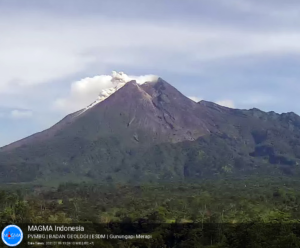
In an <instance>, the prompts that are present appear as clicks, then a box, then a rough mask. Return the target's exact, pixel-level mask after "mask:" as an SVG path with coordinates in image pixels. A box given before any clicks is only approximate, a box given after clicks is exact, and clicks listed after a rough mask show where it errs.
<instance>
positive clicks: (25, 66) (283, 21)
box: [0, 0, 300, 145]
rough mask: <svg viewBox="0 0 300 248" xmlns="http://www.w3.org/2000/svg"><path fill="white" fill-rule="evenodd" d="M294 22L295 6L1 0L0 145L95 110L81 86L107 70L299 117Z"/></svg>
mask: <svg viewBox="0 0 300 248" xmlns="http://www.w3.org/2000/svg"><path fill="white" fill-rule="evenodd" d="M299 24H300V2H299V1H298V0H297V1H296V0H289V1H282V0H280V1H279V0H264V1H260V0H210V1H208V0H205V1H204V0H203V1H202V0H198V1H196V0H184V1H182V0H172V1H171V0H164V1H161V0H151V1H150V0H143V1H140V0H102V1H99V0H72V1H71V0H64V1H53V0H43V1H40V0H26V1H19V0H0V145H6V144H8V143H10V142H13V141H15V140H18V139H20V138H24V137H26V136H28V135H30V134H33V133H35V132H38V131H41V130H43V129H45V128H48V127H50V126H51V125H53V124H54V123H56V122H57V121H59V120H60V119H61V118H63V117H64V116H65V115H66V114H68V113H69V111H70V110H72V111H73V110H77V108H81V107H85V106H86V104H87V103H90V102H93V101H94V100H95V98H96V97H97V95H98V93H99V92H98V88H95V87H94V88H93V87H90V86H88V85H85V86H84V87H81V88H80V87H78V85H79V84H78V81H80V80H82V79H85V78H87V77H94V76H97V75H110V74H111V71H112V70H116V71H124V72H125V73H127V74H129V75H148V74H155V75H159V76H160V77H162V78H163V79H165V80H166V81H168V82H169V83H171V84H172V85H174V86H175V87H176V88H177V89H179V90H180V91H181V92H182V93H184V94H185V95H186V96H189V97H194V98H197V99H205V100H209V101H214V102H219V103H222V104H225V105H230V106H234V107H236V108H252V107H257V108H260V109H262V110H264V111H270V110H274V111H276V112H279V113H281V112H289V111H294V112H296V113H298V114H299V113H300V105H299V104H297V102H298V96H299V93H300V84H299V79H300V70H299V68H300V57H299V55H300V25H299ZM76 82H77V83H76ZM88 87H89V88H88ZM80 90H82V91H80ZM59 99H65V106H61V107H60V108H57V104H56V103H57V101H59Z"/></svg>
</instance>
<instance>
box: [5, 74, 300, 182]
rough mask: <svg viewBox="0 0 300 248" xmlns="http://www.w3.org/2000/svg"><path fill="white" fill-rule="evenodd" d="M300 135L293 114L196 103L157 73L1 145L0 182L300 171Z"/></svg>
mask: <svg viewBox="0 0 300 248" xmlns="http://www.w3.org/2000/svg"><path fill="white" fill-rule="evenodd" d="M121 75H122V74H121ZM299 138H300V117H299V116H298V115H296V114H294V113H286V114H276V113H274V112H269V113H266V112H263V111H260V110H258V109H251V110H239V109H231V108H227V107H223V106H219V105H217V104H215V103H212V102H207V101H200V102H199V103H196V102H194V101H192V100H191V99H189V98H187V97H186V96H184V95H183V94H182V93H180V92H179V91H178V90H177V89H175V88H174V87H173V86H172V85H170V84H169V83H167V82H166V81H164V80H163V79H162V78H157V79H155V80H153V81H151V82H145V83H143V84H140V83H138V82H136V81H134V80H131V81H128V82H126V81H122V80H120V81H118V82H117V83H116V84H115V87H114V88H112V89H110V90H108V91H106V92H104V93H103V92H102V95H101V96H100V97H99V99H98V100H96V101H95V102H94V103H92V104H91V105H90V106H88V107H86V108H84V109H82V110H79V111H77V112H75V113H72V114H70V115H68V116H66V117H65V118H64V119H62V120H61V121H60V122H58V123H57V124H55V125H54V126H52V127H51V128H49V129H47V130H45V131H43V132H40V133H36V134H34V135H32V136H30V137H27V138H25V139H22V140H20V141H17V142H14V143H12V144H10V145H8V146H5V147H2V148H1V150H0V182H2V183H11V182H44V181H45V180H47V181H51V180H62V181H66V180H73V179H74V180H75V179H76V180H96V181H99V180H100V181H103V182H128V181H130V182H140V181H149V180H150V181H153V180H171V179H172V180H173V179H176V178H177V179H180V180H186V179H189V178H193V179H199V178H203V177H209V176H214V175H223V174H228V173H229V174H230V173H231V174H237V175H240V174H245V173H246V174H249V173H250V174H251V173H256V172H258V173H262V171H269V170H270V168H271V169H272V170H273V171H274V173H275V174H276V175H277V174H281V173H283V174H288V175H298V174H297V173H298V164H299V159H300V142H299V140H300V139H299Z"/></svg>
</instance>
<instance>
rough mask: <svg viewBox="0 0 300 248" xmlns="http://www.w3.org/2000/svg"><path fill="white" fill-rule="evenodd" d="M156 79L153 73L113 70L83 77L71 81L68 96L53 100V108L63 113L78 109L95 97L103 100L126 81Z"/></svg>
mask: <svg viewBox="0 0 300 248" xmlns="http://www.w3.org/2000/svg"><path fill="white" fill-rule="evenodd" d="M156 79H157V76H155V75H144V76H133V75H129V76H128V75H126V74H124V73H123V72H121V73H116V72H113V73H112V75H111V76H110V75H101V76H95V77H92V78H90V77H87V78H83V79H81V80H79V81H76V82H74V83H72V84H71V89H70V93H69V96H68V97H66V98H60V99H57V100H56V101H55V102H54V105H53V108H54V109H57V110H59V111H62V112H64V113H70V112H74V111H78V110H80V109H82V108H84V107H87V106H88V105H89V104H91V102H93V101H95V100H96V99H98V101H102V100H104V99H105V98H107V97H108V96H110V95H111V94H112V93H114V92H115V91H116V90H117V89H119V88H120V87H122V86H123V85H124V83H126V82H129V81H131V80H135V81H136V82H137V83H138V84H143V83H145V82H149V81H153V80H156Z"/></svg>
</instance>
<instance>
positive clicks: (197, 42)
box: [0, 13, 300, 92]
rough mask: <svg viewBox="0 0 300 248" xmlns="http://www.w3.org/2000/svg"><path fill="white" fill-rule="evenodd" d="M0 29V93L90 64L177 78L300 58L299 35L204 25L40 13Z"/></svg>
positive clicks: (5, 20)
mask: <svg viewBox="0 0 300 248" xmlns="http://www.w3.org/2000/svg"><path fill="white" fill-rule="evenodd" d="M54 19H55V20H56V21H53V20H54ZM0 23H3V24H0V33H2V34H6V35H3V37H2V38H1V40H0V53H1V57H0V67H1V69H2V70H1V75H0V82H1V83H0V92H7V91H12V90H14V89H15V88H16V86H17V87H26V86H29V85H35V84H40V83H47V82H51V81H53V80H57V79H60V78H64V77H68V76H70V75H73V74H76V73H80V72H83V71H85V70H87V69H88V67H89V66H90V65H91V64H97V65H99V68H101V69H104V70H105V69H106V68H111V67H112V66H116V65H118V66H120V67H123V66H133V67H135V68H140V67H148V68H151V69H158V68H159V69H163V70H166V71H171V72H173V73H178V72H180V71H188V70H189V69H191V67H192V65H195V64H199V63H200V64H201V63H205V62H208V61H212V60H219V59H228V58H232V57H238V56H248V55H257V54H262V53H265V54H266V55H268V54H282V53H295V54H299V53H300V31H299V30H297V29H292V30H286V31H284V32H283V31H278V30H276V27H272V28H270V29H269V31H268V32H265V31H264V30H259V29H257V30H244V29H243V28H241V27H239V26H234V25H232V26H230V27H228V26H224V25H222V24H213V25H212V24H205V25H204V24H203V23H201V22H200V23H201V24H196V23H193V24H189V25H186V24H185V23H184V22H182V23H178V22H177V23H176V22H170V21H168V20H164V21H163V20H162V21H161V22H160V23H159V25H158V24H157V23H155V22H153V21H150V20H143V19H140V20H139V21H137V20H130V19H127V20H120V19H114V18H112V17H103V16H101V15H100V16H99V17H95V16H90V17H87V16H84V18H80V17H76V18H74V17H72V16H66V17H62V16H55V15H52V16H51V15H50V16H49V13H46V14H45V15H44V16H43V17H42V19H41V16H40V15H38V14H36V13H27V14H24V13H18V17H16V16H14V15H13V14H12V15H11V16H8V15H2V16H1V17H0ZM4 23H5V25H4ZM7 23H9V25H7ZM60 23H63V25H61V24H60ZM198 23H199V22H198ZM153 61H155V63H153ZM24 65H26V66H24Z"/></svg>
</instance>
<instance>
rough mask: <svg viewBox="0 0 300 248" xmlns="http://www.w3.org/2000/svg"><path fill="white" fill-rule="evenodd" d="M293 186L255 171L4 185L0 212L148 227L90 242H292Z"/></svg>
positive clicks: (29, 218) (297, 218)
mask: <svg viewBox="0 0 300 248" xmlns="http://www.w3.org/2000/svg"><path fill="white" fill-rule="evenodd" d="M299 189H300V182H299V181H297V180H292V179H288V178H277V179H276V180H274V179H272V178H269V179H267V178H264V179H261V178H258V177H251V178H244V179H234V178H227V179H223V180H218V181H210V180H206V181H203V182H201V183H197V184H195V183H194V184H193V183H189V184H159V185H158V184H152V185H151V184H148V185H137V186H129V185H115V184H110V185H106V186H105V185H100V184H90V183H81V184H73V183H66V184H62V185H60V186H59V187H58V188H52V189H49V188H48V189H47V188H43V187H42V186H41V187H39V186H29V185H27V186H25V185H24V186H23V187H22V188H20V187H19V186H12V185H10V186H5V187H4V186H3V187H2V191H1V193H0V220H1V223H2V224H3V225H4V224H5V223H6V224H7V223H16V224H19V225H22V223H81V224H82V225H87V224H88V223H102V225H101V226H97V225H94V226H93V225H91V224H89V225H90V226H88V228H89V231H90V232H97V231H98V232H99V231H100V229H101V228H102V229H103V228H104V227H105V228H106V230H108V231H109V232H110V233H114V234H119V233H126V232H127V234H128V233H134V234H135V233H138V232H139V231H141V230H142V231H144V232H146V233H150V234H152V238H151V239H150V240H114V241H111V240H108V241H107V240H100V241H97V243H96V244H95V245H96V246H97V247H266V245H267V247H300V232H299V224H300V212H299V204H300V191H299ZM112 223H114V224H115V225H116V223H120V225H121V226H119V228H118V227H116V226H115V225H112ZM124 223H127V226H126V225H125V224H124ZM141 223H142V224H144V227H143V228H144V229H143V228H142V227H141ZM128 224H131V225H132V226H128ZM151 224H152V225H151ZM122 225H123V226H122ZM145 228H146V229H145ZM102 229H101V230H102Z"/></svg>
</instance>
